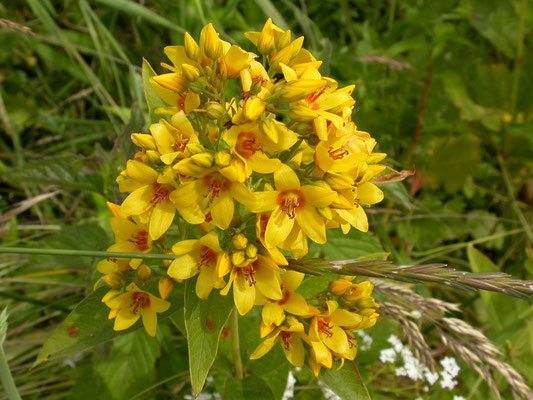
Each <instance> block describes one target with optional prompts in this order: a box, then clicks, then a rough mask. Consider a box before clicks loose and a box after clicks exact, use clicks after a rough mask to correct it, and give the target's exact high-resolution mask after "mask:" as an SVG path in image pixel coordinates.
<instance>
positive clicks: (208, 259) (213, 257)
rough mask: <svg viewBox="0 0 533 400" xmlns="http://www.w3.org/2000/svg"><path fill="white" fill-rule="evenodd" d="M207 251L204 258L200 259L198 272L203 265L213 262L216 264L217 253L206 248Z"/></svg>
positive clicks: (203, 255)
mask: <svg viewBox="0 0 533 400" xmlns="http://www.w3.org/2000/svg"><path fill="white" fill-rule="evenodd" d="M205 249H206V250H207V251H206V252H205V253H204V254H202V257H201V259H200V262H199V263H198V270H199V269H200V268H201V267H202V266H203V265H208V264H210V263H212V262H214V261H215V260H216V258H217V253H215V252H214V251H213V250H211V249H208V248H205Z"/></svg>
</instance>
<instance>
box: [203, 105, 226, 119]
mask: <svg viewBox="0 0 533 400" xmlns="http://www.w3.org/2000/svg"><path fill="white" fill-rule="evenodd" d="M206 110H207V118H209V119H215V120H216V119H220V118H222V117H223V116H224V113H225V110H224V106H223V105H222V104H220V103H216V102H210V103H207V107H206Z"/></svg>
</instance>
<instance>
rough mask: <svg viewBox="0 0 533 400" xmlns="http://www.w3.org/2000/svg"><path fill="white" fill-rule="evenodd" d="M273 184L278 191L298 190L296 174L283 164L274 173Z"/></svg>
mask: <svg viewBox="0 0 533 400" xmlns="http://www.w3.org/2000/svg"><path fill="white" fill-rule="evenodd" d="M274 182H275V184H276V189H277V190H279V191H283V190H289V189H300V180H299V179H298V176H297V175H296V173H295V172H294V171H293V170H292V168H291V167H289V166H288V165H285V164H283V165H282V166H281V167H280V168H279V169H278V170H277V171H275V172H274Z"/></svg>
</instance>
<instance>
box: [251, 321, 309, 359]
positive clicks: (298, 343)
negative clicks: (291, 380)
mask: <svg viewBox="0 0 533 400" xmlns="http://www.w3.org/2000/svg"><path fill="white" fill-rule="evenodd" d="M304 336H305V333H304V326H303V324H302V323H301V322H298V320H297V319H296V318H294V317H288V318H287V319H286V320H285V323H284V324H283V325H281V326H280V327H278V328H276V329H274V331H273V332H272V333H270V334H269V335H268V336H267V337H266V339H265V340H264V341H263V342H262V343H261V344H260V345H259V346H258V347H257V348H256V349H255V350H254V352H253V353H252V355H251V356H250V360H257V359H258V358H261V357H263V356H264V355H265V354H266V353H268V352H269V351H270V350H271V349H272V347H274V344H275V343H276V342H277V341H278V338H279V339H281V344H282V348H283V352H284V353H285V357H286V358H287V360H288V361H289V362H290V363H291V364H292V365H294V366H295V367H297V368H301V367H302V366H303V365H304V358H305V352H304V345H303V342H302V337H304Z"/></svg>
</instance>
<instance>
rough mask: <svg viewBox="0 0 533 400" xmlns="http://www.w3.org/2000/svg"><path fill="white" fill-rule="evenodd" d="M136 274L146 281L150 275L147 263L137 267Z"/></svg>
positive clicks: (150, 271)
mask: <svg viewBox="0 0 533 400" xmlns="http://www.w3.org/2000/svg"><path fill="white" fill-rule="evenodd" d="M137 276H138V277H139V278H141V279H142V280H143V281H146V280H148V279H150V277H151V276H152V270H151V269H150V267H149V266H148V265H146V264H142V265H141V266H140V267H139V268H138V269H137Z"/></svg>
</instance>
